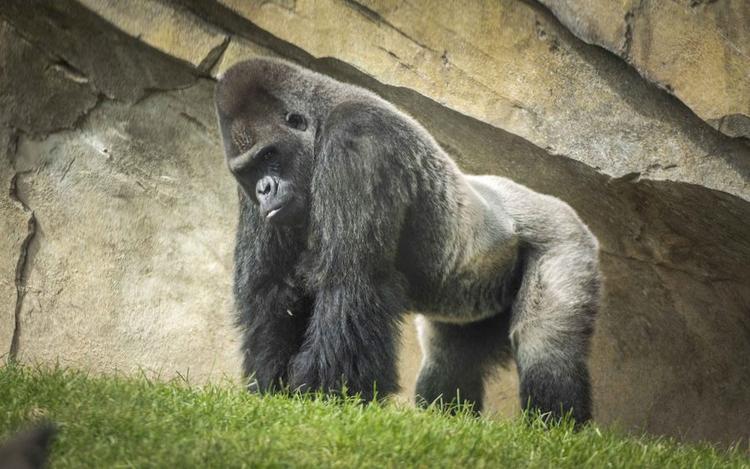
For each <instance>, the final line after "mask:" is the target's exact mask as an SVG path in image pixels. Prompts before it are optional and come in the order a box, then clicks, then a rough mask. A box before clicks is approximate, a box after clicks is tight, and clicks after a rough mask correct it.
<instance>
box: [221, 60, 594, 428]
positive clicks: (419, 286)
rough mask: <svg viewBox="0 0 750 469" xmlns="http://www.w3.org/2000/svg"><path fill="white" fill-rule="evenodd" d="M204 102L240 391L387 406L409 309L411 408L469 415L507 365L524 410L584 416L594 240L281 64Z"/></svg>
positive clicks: (389, 110) (393, 122) (387, 116)
mask: <svg viewBox="0 0 750 469" xmlns="http://www.w3.org/2000/svg"><path fill="white" fill-rule="evenodd" d="M216 108H217V111H218V117H219V125H220V127H221V134H222V138H223V140H224V149H225V152H226V158H227V164H228V166H229V169H230V171H231V172H232V174H233V176H234V177H235V178H236V180H237V182H238V184H239V186H240V187H241V189H242V190H241V191H240V219H239V224H238V228H237V238H236V240H237V244H236V247H235V271H234V294H235V301H236V306H237V313H238V315H237V324H238V325H239V326H240V327H241V328H242V332H243V334H244V342H243V352H244V372H245V374H246V376H248V378H251V381H250V383H251V388H252V389H256V390H260V391H272V390H275V389H279V388H281V387H284V386H291V387H292V388H293V389H322V390H324V391H327V392H340V391H341V390H342V389H344V388H346V389H347V390H348V392H350V393H358V394H359V395H360V396H361V397H362V398H364V399H373V398H374V397H375V396H376V395H377V396H381V397H383V396H387V395H388V394H390V393H393V392H394V391H396V390H397V389H398V376H397V374H396V361H397V346H398V342H399V340H398V334H399V330H400V328H399V323H400V321H401V320H402V318H403V317H404V316H405V313H406V311H408V310H411V311H416V312H418V313H420V315H421V316H420V321H419V327H418V330H419V337H420V344H421V346H422V351H423V361H422V368H421V370H420V373H419V378H418V380H417V389H416V390H417V396H418V401H420V402H428V403H429V402H434V401H439V400H445V401H451V400H452V399H455V398H456V396H460V397H461V398H462V399H463V400H467V401H471V402H473V403H474V404H475V406H476V409H480V408H481V405H482V397H483V392H484V381H485V378H486V376H487V375H489V374H490V373H491V372H492V370H493V369H494V368H495V367H496V366H498V365H500V364H502V363H503V361H504V360H505V359H507V357H510V356H512V357H513V358H514V359H515V361H516V364H517V368H518V370H519V375H520V384H521V386H520V388H521V389H520V397H521V402H522V404H523V405H524V406H526V405H529V406H531V407H533V408H535V409H539V410H540V411H542V412H548V413H549V414H550V415H554V416H560V415H562V414H563V413H565V412H568V411H570V412H572V413H573V417H574V418H575V419H576V420H578V421H584V420H587V419H588V418H589V417H590V415H591V402H590V385H589V375H588V369H587V366H586V357H587V354H588V344H589V339H590V336H591V332H592V327H593V320H594V314H595V312H596V309H597V307H598V292H599V279H600V275H599V269H598V247H597V242H596V239H595V238H594V236H593V235H592V234H591V232H590V231H589V230H588V229H587V228H586V226H585V225H584V224H583V223H582V222H581V220H580V219H579V218H578V216H577V215H576V213H575V212H574V211H573V210H572V209H571V208H570V207H569V206H568V205H566V204H565V203H563V202H562V201H560V200H558V199H556V198H554V197H550V196H546V195H542V194H538V193H535V192H533V191H531V190H529V189H527V188H525V187H523V186H520V185H518V184H515V183H514V182H512V181H510V180H508V179H504V178H501V177H496V176H472V175H467V174H464V173H462V172H461V171H460V169H459V168H458V166H457V165H456V164H455V163H454V162H453V160H452V159H451V158H450V157H449V156H448V155H447V154H446V153H445V151H443V149H442V148H441V147H440V146H439V145H438V144H437V142H436V141H435V140H434V139H433V138H432V136H431V135H430V134H429V133H428V132H427V131H426V130H425V129H424V128H423V127H422V126H421V125H420V124H419V123H418V122H416V121H415V120H414V119H412V118H411V117H409V116H407V115H405V114H404V113H402V112H400V111H399V110H398V109H397V108H396V107H394V106H393V105H391V104H390V103H388V102H386V101H384V100H383V99H381V98H380V97H378V96H376V95H375V94H373V93H371V92H369V91H367V90H364V89H362V88H358V87H354V86H351V85H347V84H344V83H341V82H338V81H336V80H333V79H331V78H329V77H326V76H324V75H321V74H318V73H314V72H311V71H309V70H305V69H303V68H300V67H297V66H295V65H292V64H289V63H286V62H282V61H278V60H269V59H254V60H250V61H247V62H243V63H240V64H238V65H235V66H234V67H232V68H231V69H230V70H229V71H228V72H227V73H226V74H225V75H224V76H223V77H222V78H221V79H220V81H219V84H218V85H217V90H216ZM499 151H500V149H499Z"/></svg>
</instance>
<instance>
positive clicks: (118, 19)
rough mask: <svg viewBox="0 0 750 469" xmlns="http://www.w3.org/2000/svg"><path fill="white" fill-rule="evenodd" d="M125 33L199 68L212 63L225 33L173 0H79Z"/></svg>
mask: <svg viewBox="0 0 750 469" xmlns="http://www.w3.org/2000/svg"><path fill="white" fill-rule="evenodd" d="M80 3H82V4H83V5H85V6H86V7H87V8H89V9H91V10H92V11H94V12H95V13H96V14H98V15H99V16H101V17H102V18H104V19H106V20H107V21H109V22H110V23H112V24H113V25H115V26H116V27H117V28H119V29H120V30H122V31H124V32H125V33H127V34H129V35H131V36H133V37H137V38H138V39H140V40H141V41H143V42H145V43H146V44H148V45H150V46H151V47H154V48H155V49H159V50H160V51H162V52H164V53H167V54H169V55H171V56H173V57H177V58H178V59H181V60H184V61H185V62H188V63H189V64H191V65H193V66H194V67H197V68H199V69H202V70H206V69H208V68H210V67H211V66H213V64H214V62H215V61H216V59H218V57H219V55H220V52H221V50H222V49H223V45H224V42H225V41H226V40H227V36H226V35H225V34H223V33H222V32H221V31H219V30H218V29H216V28H215V27H212V26H211V25H209V24H207V23H205V22H203V21H201V20H200V19H199V18H197V17H196V16H194V15H193V14H191V13H190V12H189V11H187V10H185V9H183V8H179V7H177V6H175V5H174V4H172V3H167V2H160V1H148V2H142V1H137V0H126V1H118V0H80Z"/></svg>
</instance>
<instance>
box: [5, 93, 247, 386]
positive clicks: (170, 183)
mask: <svg viewBox="0 0 750 469" xmlns="http://www.w3.org/2000/svg"><path fill="white" fill-rule="evenodd" d="M212 90H213V83H212V82H202V83H201V84H200V85H199V86H195V87H193V88H190V89H188V90H185V91H181V92H172V93H164V94H157V95H154V96H151V97H150V98H148V99H146V100H144V101H141V102H140V103H139V104H138V105H136V106H134V107H132V108H131V107H128V106H127V105H124V104H119V103H112V102H107V103H105V104H103V105H101V106H100V107H98V108H97V109H96V110H95V111H93V112H92V114H91V115H90V116H89V117H88V118H87V119H86V121H85V122H84V123H83V125H82V127H81V129H80V130H78V131H66V132H60V133H56V134H53V135H50V136H49V137H46V138H44V139H41V140H36V139H30V138H22V139H21V141H20V142H19V146H18V151H17V155H16V161H17V163H16V165H17V170H18V171H19V172H21V173H22V175H21V176H20V177H19V181H18V192H19V195H20V196H21V197H22V198H23V199H24V200H26V201H27V203H28V204H29V206H31V207H33V208H34V212H35V214H36V217H37V221H38V225H37V226H38V228H39V230H38V232H37V234H36V237H35V243H34V244H35V249H34V253H33V262H30V263H29V265H28V266H27V269H28V278H27V281H26V290H27V294H26V297H25V298H24V301H23V307H22V309H21V316H20V318H21V334H20V336H19V344H20V346H19V359H21V360H22V361H24V362H32V363H33V362H37V361H41V362H55V361H59V362H60V363H61V364H62V365H64V366H73V367H85V368H87V369H92V370H97V371H109V372H111V371H113V370H120V371H127V372H130V371H136V370H138V369H141V368H143V369H145V370H147V371H149V372H156V373H160V374H161V375H162V376H164V377H169V376H174V375H175V374H176V373H181V374H183V375H185V374H186V373H188V374H189V375H190V376H191V377H192V379H194V380H195V381H203V380H206V379H208V378H213V379H218V378H220V377H221V376H222V375H224V374H227V375H229V376H233V377H236V376H237V375H238V372H239V362H238V357H237V344H236V343H235V341H234V329H233V328H232V327H230V320H231V315H230V311H231V294H230V291H231V287H230V278H231V275H230V272H231V266H232V259H231V253H232V248H233V238H234V228H235V217H236V213H237V206H236V205H237V202H236V201H237V193H236V190H235V186H234V183H233V181H232V179H231V178H230V177H229V175H228V174H227V171H226V169H225V167H224V162H223V158H222V156H221V155H222V150H221V146H220V143H219V141H218V139H217V136H216V131H215V128H214V127H215V126H214V120H215V117H214V112H213V108H212V105H211V102H212ZM16 258H17V256H16Z"/></svg>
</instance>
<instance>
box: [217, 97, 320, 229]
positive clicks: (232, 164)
mask: <svg viewBox="0 0 750 469" xmlns="http://www.w3.org/2000/svg"><path fill="white" fill-rule="evenodd" d="M244 91H245V93H242V94H241V95H238V94H237V93H236V92H235V93H232V94H233V96H232V102H231V105H229V106H227V107H228V109H220V110H219V115H220V124H221V133H222V138H223V140H224V149H225V155H226V158H227V165H228V166H229V170H230V171H231V173H232V175H233V176H234V177H235V179H236V180H237V182H238V183H239V185H240V187H241V188H242V190H243V191H244V193H245V194H246V195H247V196H248V197H249V199H250V200H252V201H253V202H255V204H257V207H258V210H259V212H260V216H261V218H263V219H264V220H266V222H268V223H272V224H275V225H299V224H303V223H304V222H305V220H306V217H307V212H308V211H309V210H308V199H309V192H310V190H309V188H310V176H311V173H312V171H311V169H312V155H313V151H314V135H313V133H314V132H313V129H314V128H315V127H314V126H313V125H310V124H311V123H310V122H308V119H309V117H308V116H306V115H305V114H304V113H303V111H301V110H297V109H290V107H289V106H287V105H285V103H284V102H283V101H282V100H281V99H279V98H277V97H275V96H273V95H271V94H270V93H268V92H267V91H265V90H262V89H257V88H256V89H247V90H244ZM218 93H219V96H221V93H222V88H221V83H220V84H219V89H218ZM218 102H219V103H221V100H218ZM225 102H226V100H225Z"/></svg>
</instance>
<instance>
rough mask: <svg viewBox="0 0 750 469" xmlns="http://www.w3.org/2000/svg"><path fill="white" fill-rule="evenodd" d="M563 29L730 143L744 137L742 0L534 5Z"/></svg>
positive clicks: (749, 127)
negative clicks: (618, 61) (629, 68)
mask: <svg viewBox="0 0 750 469" xmlns="http://www.w3.org/2000/svg"><path fill="white" fill-rule="evenodd" d="M540 1H541V3H543V4H545V5H546V6H547V7H548V8H549V9H550V10H551V11H552V12H553V13H554V14H555V16H557V17H558V18H559V19H560V21H561V22H562V23H563V24H565V26H567V27H568V28H570V30H571V31H572V32H573V34H575V35H576V36H578V37H579V38H581V39H583V40H584V41H586V42H588V43H589V44H597V45H600V46H602V47H605V48H606V49H608V50H610V51H612V52H614V53H616V54H617V55H619V56H620V57H622V58H624V59H625V60H627V61H628V63H630V64H632V65H633V66H634V67H636V68H637V69H638V71H639V72H640V73H641V74H642V75H643V76H644V77H645V78H647V79H648V80H651V81H653V82H654V83H656V84H657V85H659V86H660V87H662V88H664V89H666V90H667V91H669V92H670V93H672V94H674V95H675V96H677V97H678V98H679V99H680V100H681V101H682V102H684V103H685V104H687V105H688V106H689V107H690V109H692V110H693V112H695V113H696V114H697V115H698V116H699V117H700V118H701V119H703V120H705V121H706V122H708V123H709V124H710V125H711V126H713V127H715V128H716V129H718V130H720V131H721V132H724V133H725V134H727V135H730V136H732V137H745V138H750V8H748V3H747V1H746V0H723V1H721V2H717V1H711V0H682V1H659V0H626V1H613V0H540Z"/></svg>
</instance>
